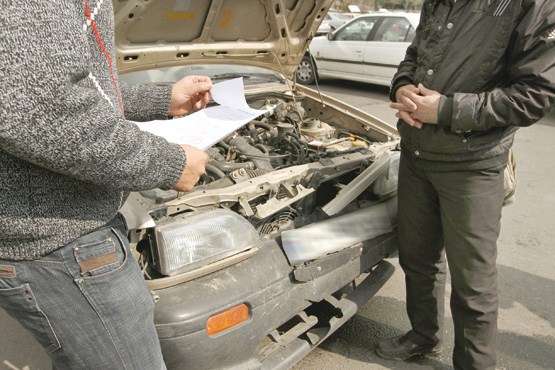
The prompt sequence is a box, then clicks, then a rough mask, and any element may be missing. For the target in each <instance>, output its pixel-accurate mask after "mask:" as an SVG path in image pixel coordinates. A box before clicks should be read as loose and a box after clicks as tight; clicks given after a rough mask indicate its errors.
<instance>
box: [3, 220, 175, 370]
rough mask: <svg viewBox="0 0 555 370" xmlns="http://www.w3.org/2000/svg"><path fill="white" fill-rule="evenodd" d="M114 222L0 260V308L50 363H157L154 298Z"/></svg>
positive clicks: (146, 369) (145, 367)
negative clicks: (31, 254) (38, 252)
mask: <svg viewBox="0 0 555 370" xmlns="http://www.w3.org/2000/svg"><path fill="white" fill-rule="evenodd" d="M121 229H122V224H121V223H120V224H119V225H117V224H111V225H109V226H106V227H103V228H101V229H97V230H95V231H93V232H91V233H89V234H86V235H84V236H82V237H80V238H78V239H76V240H74V241H73V242H71V243H69V244H68V245H66V246H64V247H62V248H60V249H58V250H56V251H54V252H52V253H50V254H49V255H47V256H45V257H43V258H42V259H39V260H35V261H17V262H14V261H6V260H0V307H2V308H3V309H4V310H6V312H7V313H8V314H9V315H10V316H12V317H14V318H15V319H17V320H18V321H19V322H20V323H21V324H22V325H23V326H24V327H25V328H26V329H28V330H29V331H30V332H31V333H32V334H33V335H34V337H35V338H36V339H37V341H38V342H39V343H40V344H41V345H42V347H44V349H45V350H46V351H47V353H48V355H49V356H50V358H51V359H52V364H53V367H54V368H55V369H110V370H112V369H141V370H151V369H165V368H166V367H165V365H164V362H163V359H162V353H161V350H160V343H159V340H158V336H157V334H156V329H155V326H154V302H153V299H152V296H151V294H150V292H149V290H148V288H147V286H146V284H145V282H144V279H143V276H142V273H141V270H140V268H139V266H138V264H137V261H136V260H135V258H134V256H133V255H132V254H131V251H130V249H129V243H128V240H127V237H126V236H125V232H122V230H121Z"/></svg>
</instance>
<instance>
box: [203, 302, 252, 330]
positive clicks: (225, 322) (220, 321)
mask: <svg viewBox="0 0 555 370" xmlns="http://www.w3.org/2000/svg"><path fill="white" fill-rule="evenodd" d="M248 317H249V307H248V306H247V305H246V304H244V303H241V304H240V305H237V306H235V307H231V308H230V309H228V310H225V311H223V312H220V313H218V314H216V315H214V316H210V318H209V319H208V321H207V322H206V333H207V334H208V335H214V334H216V333H219V332H221V331H224V330H226V329H229V328H231V327H233V326H235V325H238V324H240V323H242V322H244V321H246V320H247V319H248Z"/></svg>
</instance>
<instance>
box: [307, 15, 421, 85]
mask: <svg viewBox="0 0 555 370" xmlns="http://www.w3.org/2000/svg"><path fill="white" fill-rule="evenodd" d="M419 20H420V14H419V13H397V12H377V13H373V14H367V15H362V16H359V17H356V18H355V19H353V20H351V21H350V22H349V23H347V24H345V25H343V26H342V27H340V28H339V29H337V30H336V31H334V32H332V33H329V34H328V35H326V36H319V37H315V38H314V39H313V40H312V41H311V42H310V45H309V50H308V51H307V53H306V54H305V55H304V57H303V59H302V60H301V62H300V64H299V68H298V69H297V72H296V78H297V81H298V82H300V83H302V84H312V83H314V82H315V80H316V79H317V78H323V77H332V78H340V79H345V80H352V81H359V82H368V83H372V84H378V85H384V86H389V84H390V83H391V79H392V77H393V75H394V74H395V72H396V71H397V67H398V66H399V63H400V62H401V61H402V60H403V59H404V57H405V52H406V49H407V47H408V46H409V45H410V43H411V41H412V40H413V39H414V35H415V31H416V27H417V26H418V22H419Z"/></svg>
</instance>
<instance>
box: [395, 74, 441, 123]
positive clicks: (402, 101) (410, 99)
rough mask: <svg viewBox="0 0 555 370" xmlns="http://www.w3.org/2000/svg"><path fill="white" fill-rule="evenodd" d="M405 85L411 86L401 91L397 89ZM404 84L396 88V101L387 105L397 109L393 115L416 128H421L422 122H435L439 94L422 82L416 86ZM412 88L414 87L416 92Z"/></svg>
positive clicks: (436, 119)
mask: <svg viewBox="0 0 555 370" xmlns="http://www.w3.org/2000/svg"><path fill="white" fill-rule="evenodd" d="M406 86H412V88H408V89H405V90H404V91H403V92H400V91H399V90H401V89H403V88H404V87H406ZM406 86H403V87H401V88H399V90H397V94H396V99H397V102H396V103H391V104H390V105H389V106H390V107H391V108H393V109H397V110H398V112H397V113H396V114H395V116H396V117H398V118H400V119H402V120H403V121H405V122H407V123H408V124H409V125H411V126H414V127H416V128H422V125H423V124H424V123H429V124H436V123H437V121H438V110H439V99H440V98H441V94H440V93H439V92H437V91H434V90H430V89H428V88H426V87H424V85H422V84H419V85H418V87H414V86H413V85H406ZM414 88H416V90H417V91H416V92H415V90H414Z"/></svg>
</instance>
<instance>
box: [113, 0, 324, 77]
mask: <svg viewBox="0 0 555 370" xmlns="http://www.w3.org/2000/svg"><path fill="white" fill-rule="evenodd" d="M332 3H333V0H302V1H301V0H271V1H270V0H251V1H245V0H212V1H211V0H164V1H157V0H150V1H146V0H117V1H114V11H115V21H116V50H117V54H118V58H117V63H118V70H119V71H120V73H124V72H129V71H136V70H142V69H148V68H152V67H162V66H172V65H191V64H241V65H250V66H258V67H264V68H268V69H271V70H273V71H275V72H277V73H280V74H282V75H284V76H286V77H288V78H291V77H292V76H293V73H294V71H295V69H296V68H297V66H298V64H299V62H300V60H301V58H302V57H303V55H304V53H305V50H306V48H307V45H308V42H309V40H310V38H311V37H312V35H314V34H315V33H316V30H317V29H318V26H319V25H320V23H321V22H322V20H323V19H324V16H325V14H326V12H327V11H328V8H329V7H330V6H331V4H332Z"/></svg>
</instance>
